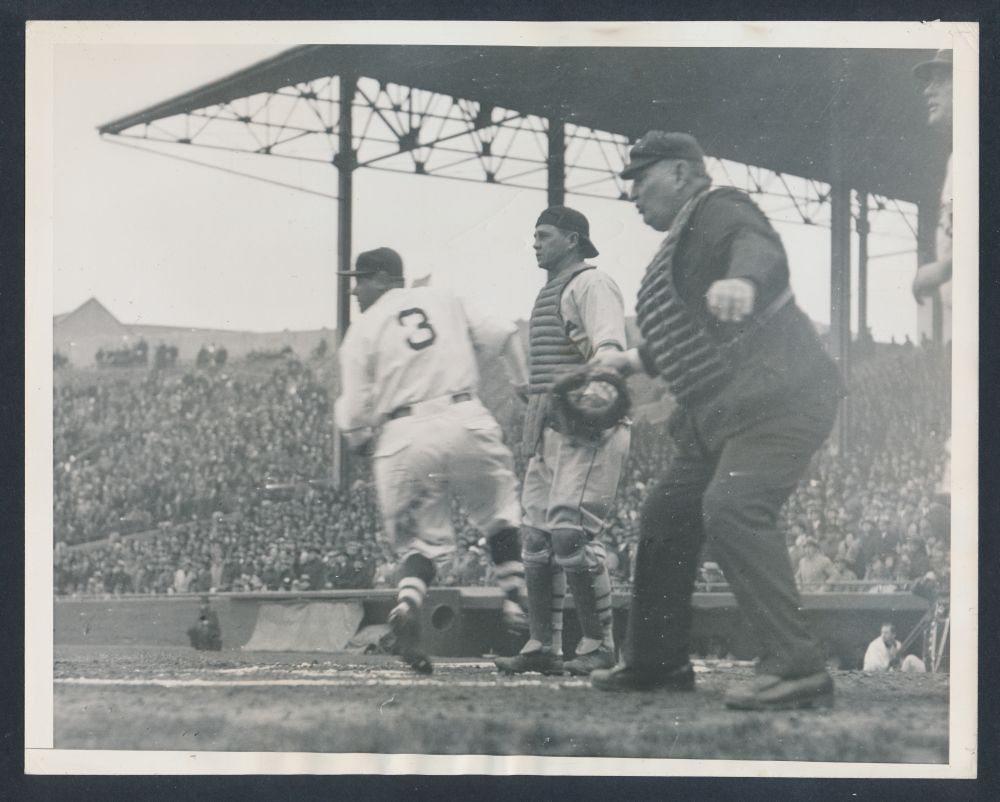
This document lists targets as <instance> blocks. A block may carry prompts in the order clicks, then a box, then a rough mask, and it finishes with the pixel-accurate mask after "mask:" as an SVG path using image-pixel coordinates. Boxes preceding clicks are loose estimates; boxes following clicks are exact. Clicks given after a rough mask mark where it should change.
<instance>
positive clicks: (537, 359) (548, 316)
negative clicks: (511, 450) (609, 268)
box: [523, 265, 594, 453]
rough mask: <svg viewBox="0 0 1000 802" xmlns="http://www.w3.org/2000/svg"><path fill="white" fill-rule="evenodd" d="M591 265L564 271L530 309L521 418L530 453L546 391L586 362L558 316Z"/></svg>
mask: <svg viewBox="0 0 1000 802" xmlns="http://www.w3.org/2000/svg"><path fill="white" fill-rule="evenodd" d="M593 269H594V267H593V265H579V266H578V267H576V268H574V269H572V270H564V271H563V272H562V273H560V274H559V275H557V276H556V277H555V278H553V279H550V280H549V282H548V283H547V284H546V285H545V286H544V287H542V289H541V291H540V292H539V293H538V297H537V298H536V299H535V306H534V308H533V309H532V310H531V321H530V323H529V324H528V364H529V383H528V392H529V394H530V397H529V398H528V408H527V410H526V411H525V415H524V440H523V445H524V448H525V450H526V451H527V452H528V453H532V452H533V451H534V449H535V446H537V445H538V440H539V438H540V437H541V435H542V429H543V428H544V426H545V420H546V417H547V414H548V391H549V390H551V389H552V385H554V384H555V382H556V379H557V378H558V376H559V375H560V374H562V373H565V372H566V371H567V370H570V369H572V368H575V367H579V366H581V365H583V364H584V363H585V362H586V361H587V360H586V359H585V358H584V355H583V354H581V353H580V349H579V348H577V347H576V346H575V345H574V344H573V341H572V340H571V339H570V338H569V337H567V336H566V332H565V330H564V329H563V326H564V325H565V324H564V321H563V319H562V315H561V314H560V313H559V304H560V302H561V301H562V294H563V291H564V290H565V289H566V286H567V285H568V284H569V283H570V282H571V281H572V280H573V279H574V278H576V276H578V275H579V274H580V273H582V272H583V271H584V270H593Z"/></svg>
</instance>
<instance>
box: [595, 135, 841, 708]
mask: <svg viewBox="0 0 1000 802" xmlns="http://www.w3.org/2000/svg"><path fill="white" fill-rule="evenodd" d="M622 177H623V178H627V179H632V181H633V182H634V183H633V188H632V193H631V197H632V200H633V201H634V202H635V205H636V207H637V209H638V211H639V213H640V214H641V215H642V218H643V221H644V222H645V223H646V224H647V225H649V226H651V227H652V228H654V229H656V230H657V231H663V232H666V233H667V236H666V238H665V240H664V242H663V244H662V246H661V247H660V250H659V251H658V252H657V254H656V256H655V257H654V259H653V261H652V263H651V264H650V265H649V267H648V268H647V270H646V273H645V276H644V278H643V280H642V284H641V286H640V290H639V295H638V300H637V303H636V320H637V323H638V324H639V328H640V331H641V332H642V335H643V342H642V343H641V344H640V345H639V347H638V348H634V349H631V350H630V351H627V352H625V353H621V352H601V353H599V354H598V355H597V356H596V357H595V358H594V359H593V360H592V362H593V364H597V365H601V366H602V367H608V368H613V369H615V370H618V371H619V372H621V373H622V374H624V375H629V374H630V373H634V372H637V371H639V370H644V371H645V372H646V373H648V374H649V375H651V376H659V377H660V378H661V379H663V380H664V381H665V382H666V383H667V385H668V387H669V388H670V391H671V393H672V394H673V396H674V398H675V399H676V401H677V408H676V411H675V412H674V414H673V416H672V418H671V419H670V421H669V423H668V429H669V432H670V434H671V436H672V438H673V440H674V444H675V449H674V454H673V457H672V459H671V462H670V464H669V465H668V467H667V469H666V472H665V474H664V475H663V476H662V477H661V478H660V479H659V481H658V482H657V483H656V484H655V486H654V487H653V488H652V490H651V491H650V492H649V494H648V496H647V498H646V499H645V502H644V505H643V509H642V517H641V522H640V542H639V550H638V555H637V558H636V569H635V583H634V586H633V591H632V603H631V608H630V612H629V621H628V630H627V635H626V640H625V645H624V648H623V651H622V658H621V662H620V663H619V664H618V665H617V666H615V667H614V668H612V669H609V670H602V671H595V672H594V673H593V674H591V681H592V683H593V684H594V686H595V687H597V688H601V689H604V690H626V691H627V690H648V689H653V688H667V689H672V690H693V688H694V673H693V671H692V668H691V665H690V663H689V644H690V632H691V593H692V590H693V588H694V580H695V574H696V571H697V567H698V560H699V556H700V553H701V550H702V546H703V543H704V541H705V538H706V537H707V538H708V539H709V541H710V543H711V549H712V554H713V555H714V556H715V558H716V559H717V560H718V562H719V563H720V564H721V566H722V570H723V572H724V573H725V576H726V579H727V580H728V582H729V585H730V587H731V588H732V591H733V593H734V595H735V596H736V600H737V602H738V603H739V605H740V609H741V611H742V613H743V615H744V616H745V618H746V619H747V621H748V622H749V624H750V626H751V628H752V633H753V635H754V637H755V639H756V642H757V644H758V656H759V661H758V663H757V676H756V677H755V678H754V680H753V681H752V682H751V683H749V684H747V685H745V686H743V687H734V688H731V689H730V690H729V691H728V692H727V694H726V704H727V706H729V707H733V708H741V709H752V710H767V709H784V708H794V707H807V706H810V705H812V704H814V703H828V702H829V701H831V700H832V694H833V680H832V678H831V677H830V675H829V674H828V673H827V672H826V669H825V666H824V659H823V651H822V648H821V646H820V644H819V642H818V641H817V640H816V638H815V637H813V635H812V634H811V632H810V631H809V628H808V626H807V624H806V621H805V618H804V617H803V615H802V611H801V607H800V600H799V595H798V591H797V590H796V587H795V582H794V577H793V574H792V567H791V563H790V560H789V557H788V551H787V549H786V547H785V539H784V537H783V536H782V534H781V533H780V532H779V530H778V527H777V518H778V513H779V510H780V508H781V506H782V504H784V502H785V500H786V499H787V498H788V496H789V494H790V493H791V491H792V490H793V489H794V487H795V485H796V484H797V483H798V481H799V480H800V479H801V478H802V476H803V475H804V473H805V471H806V469H807V467H808V465H809V461H810V458H811V457H812V455H813V453H814V452H815V451H816V450H817V449H819V448H820V446H821V445H822V444H823V442H824V440H826V438H827V436H828V435H829V433H830V430H831V429H832V427H833V422H834V419H835V417H836V411H837V405H838V401H839V399H840V398H841V397H842V396H843V394H844V389H843V384H842V382H841V379H840V376H839V374H838V371H837V369H836V367H835V366H834V364H833V362H832V361H831V360H830V359H829V357H828V356H827V355H826V353H825V351H824V349H823V346H822V344H821V343H820V341H819V338H818V337H817V335H816V332H815V330H814V329H813V326H812V324H811V323H810V321H809V319H808V318H807V317H806V316H805V315H804V314H803V313H802V312H801V311H800V310H799V308H798V307H797V306H796V304H795V301H794V299H793V297H792V294H791V290H790V288H789V274H788V262H787V259H786V256H785V251H784V247H783V246H782V244H781V240H780V238H779V237H778V235H777V233H776V232H775V231H774V229H773V228H772V227H771V225H770V223H769V222H768V220H767V218H766V217H765V216H764V214H763V212H761V210H760V209H759V208H758V207H757V206H756V205H755V204H754V203H753V202H752V201H751V200H750V198H749V197H748V196H747V195H746V194H744V193H743V192H740V191H738V190H735V189H729V188H712V187H711V179H710V178H709V176H708V174H707V173H706V171H705V162H704V153H703V152H702V149H701V147H700V146H699V144H698V143H697V141H695V139H694V138H693V137H691V136H689V135H687V134H678V133H665V132H663V131H650V132H649V133H647V134H646V135H645V136H644V137H642V139H640V140H639V142H637V143H636V145H635V146H634V147H633V148H632V151H631V153H630V160H629V164H628V166H627V167H626V169H625V170H624V171H623V172H622Z"/></svg>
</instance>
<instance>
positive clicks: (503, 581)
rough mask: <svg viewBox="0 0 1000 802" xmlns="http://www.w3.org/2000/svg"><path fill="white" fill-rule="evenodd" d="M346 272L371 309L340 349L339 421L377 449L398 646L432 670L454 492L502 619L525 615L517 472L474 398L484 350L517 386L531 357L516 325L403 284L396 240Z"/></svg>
mask: <svg viewBox="0 0 1000 802" xmlns="http://www.w3.org/2000/svg"><path fill="white" fill-rule="evenodd" d="M342 275H351V276H354V277H355V279H356V285H355V288H354V290H353V291H352V294H353V295H355V296H356V297H357V299H358V304H359V306H360V307H361V312H362V314H361V316H360V317H359V318H358V319H357V320H355V321H354V322H353V323H352V325H351V327H350V329H349V330H348V332H347V335H346V336H345V337H344V341H343V343H342V345H341V347H340V349H339V357H340V384H341V394H340V397H339V398H338V399H337V402H336V405H335V409H334V415H335V420H336V424H337V427H338V428H339V430H340V431H341V432H342V433H343V435H344V436H345V438H346V440H347V443H348V445H349V447H351V448H352V449H353V450H355V451H361V452H370V454H371V457H372V470H373V474H374V478H375V489H376V493H377V495H378V499H379V506H380V508H381V513H382V521H383V526H384V529H385V532H386V536H387V537H388V539H389V542H390V544H391V547H392V549H393V551H394V552H395V555H396V557H397V559H398V560H399V571H398V594H397V604H396V606H395V607H394V608H393V610H392V612H391V613H390V615H389V626H390V628H391V630H392V631H393V632H394V634H395V635H396V641H397V651H398V652H399V654H400V656H401V657H402V658H403V660H404V661H405V662H406V663H407V664H409V665H410V667H411V668H413V669H414V670H415V671H417V672H419V673H430V672H431V671H432V666H431V662H430V660H429V658H428V657H427V655H426V653H425V652H424V650H423V648H422V646H421V643H420V624H419V620H420V616H419V611H420V607H421V604H422V603H423V599H424V596H425V594H426V592H427V587H428V585H429V584H430V583H431V582H432V580H433V579H434V575H435V573H436V571H437V567H436V566H437V565H441V564H443V563H445V562H447V561H448V560H449V559H450V558H451V557H452V554H453V551H454V547H455V532H454V529H453V528H452V523H451V507H450V495H451V493H455V494H456V495H457V496H458V497H459V499H460V500H461V501H462V504H463V508H464V510H465V512H466V514H467V515H468V517H469V520H470V521H471V522H472V523H473V525H475V526H476V527H477V528H478V529H479V530H480V531H482V532H483V533H484V534H485V535H486V537H487V539H488V542H489V546H490V553H491V557H492V558H493V562H494V564H495V573H496V577H497V584H498V585H499V586H500V587H501V589H502V590H503V591H504V593H505V595H506V598H505V600H504V616H505V620H506V621H508V623H509V622H511V621H512V620H516V619H518V618H521V619H522V620H523V618H524V612H523V609H522V608H521V606H520V603H519V602H520V600H521V599H522V598H523V594H524V568H523V566H522V564H521V559H520V542H519V538H518V527H519V525H520V521H521V509H520V504H519V501H518V494H517V480H516V478H515V476H514V469H513V458H512V455H511V452H510V450H509V449H508V448H507V447H506V446H505V445H504V443H503V440H502V435H501V431H500V426H499V425H498V424H497V422H496V420H494V418H493V416H492V415H491V414H490V413H489V411H488V410H487V409H486V407H484V406H483V404H482V403H481V402H480V401H479V399H478V397H477V395H476V392H477V388H478V385H479V373H478V368H477V362H476V351H477V350H484V351H486V352H491V351H492V352H494V353H496V354H498V355H500V356H502V357H503V359H504V362H505V364H506V367H507V371H508V374H509V377H510V379H511V380H512V381H513V382H514V383H515V384H516V385H524V384H525V383H526V381H527V367H526V361H525V357H524V353H523V349H522V348H521V344H520V341H519V340H518V338H517V336H516V328H515V327H514V325H513V324H511V325H510V326H509V327H502V326H498V325H496V324H495V323H493V322H490V321H487V320H485V319H484V318H482V317H481V316H469V315H467V314H466V311H465V309H464V307H463V305H462V303H461V302H460V301H459V300H458V299H457V298H456V297H455V296H453V295H451V294H450V293H448V292H445V291H442V290H440V289H438V288H433V287H409V288H406V287H404V286H403V263H402V260H401V259H400V257H399V254H397V253H396V252H395V251H393V250H392V249H390V248H378V249H376V250H373V251H366V252H364V253H362V254H360V255H359V256H358V258H357V262H356V269H355V270H353V271H349V272H347V273H345V274H342Z"/></svg>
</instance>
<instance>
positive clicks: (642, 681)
mask: <svg viewBox="0 0 1000 802" xmlns="http://www.w3.org/2000/svg"><path fill="white" fill-rule="evenodd" d="M590 684H591V685H593V686H594V687H595V688H599V689H600V690H602V691H659V690H664V691H693V690H694V668H692V667H691V664H690V663H685V664H684V665H682V666H678V667H677V668H675V669H672V670H670V671H665V672H664V671H657V672H652V671H649V670H647V669H638V668H632V667H631V666H626V665H621V664H619V665H617V666H615V667H614V668H612V669H610V670H607V671H594V672H593V673H592V674H591V675H590Z"/></svg>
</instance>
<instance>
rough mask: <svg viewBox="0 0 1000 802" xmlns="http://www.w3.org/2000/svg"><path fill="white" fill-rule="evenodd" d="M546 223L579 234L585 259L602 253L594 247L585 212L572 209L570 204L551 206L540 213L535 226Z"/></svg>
mask: <svg viewBox="0 0 1000 802" xmlns="http://www.w3.org/2000/svg"><path fill="white" fill-rule="evenodd" d="M545 225H549V226H555V227H556V228H561V229H562V230H563V231H572V232H574V233H576V234H578V235H579V237H580V253H581V254H582V255H583V258H584V259H592V258H593V257H595V256H597V255H598V254H599V253H600V251H598V250H597V248H595V247H594V243H593V242H591V241H590V223H589V222H587V218H586V217H585V216H584V215H583V213H581V212H578V211H577V210H576V209H570V208H569V206H550V207H549V208H548V209H546V210H545V211H544V212H542V213H541V214H540V215H538V221H537V222H536V223H535V228H537V227H538V226H545Z"/></svg>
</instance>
